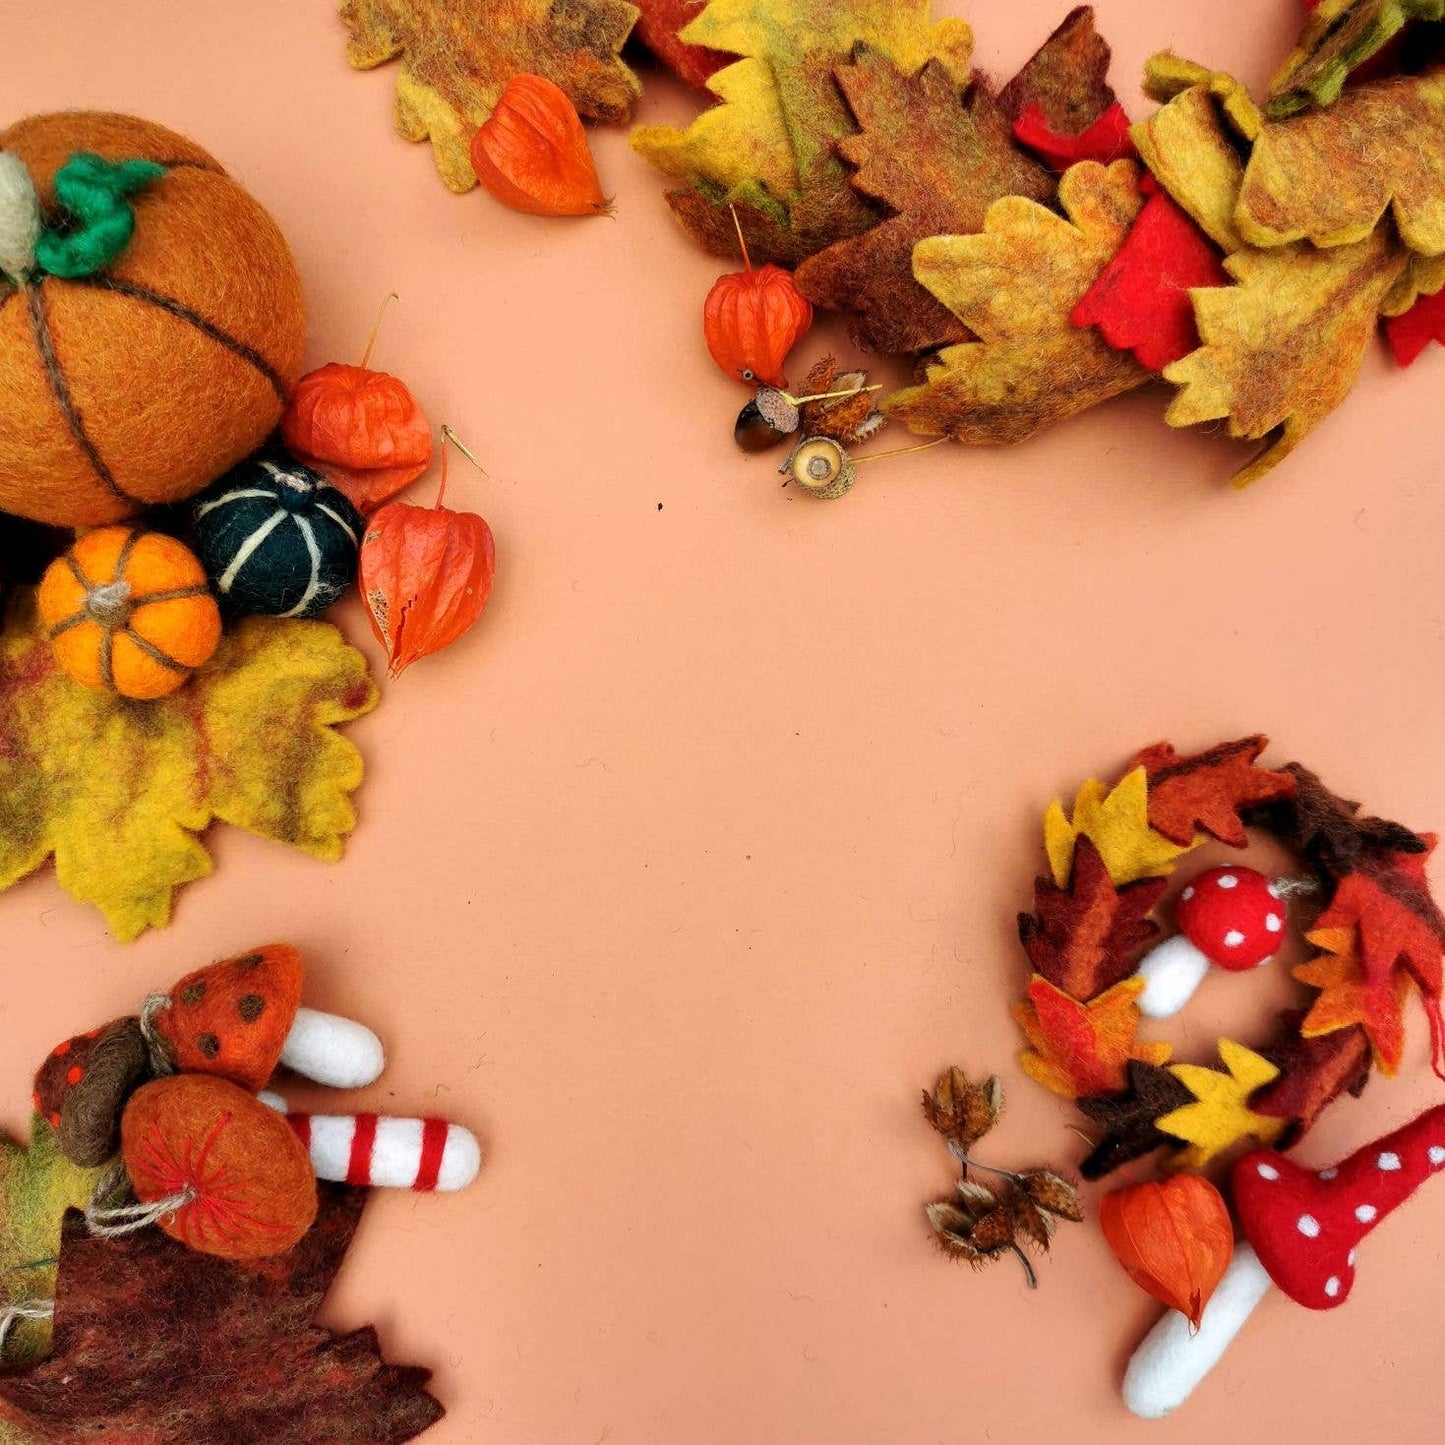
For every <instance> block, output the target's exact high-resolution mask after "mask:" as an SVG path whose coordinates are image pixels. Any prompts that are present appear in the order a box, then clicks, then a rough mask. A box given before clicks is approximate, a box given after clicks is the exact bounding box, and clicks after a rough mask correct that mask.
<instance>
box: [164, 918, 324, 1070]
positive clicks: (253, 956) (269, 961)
mask: <svg viewBox="0 0 1445 1445" xmlns="http://www.w3.org/2000/svg"><path fill="white" fill-rule="evenodd" d="M303 971H304V966H303V964H302V962H301V955H300V954H299V953H297V952H296V950H295V949H294V948H292V947H291V945H290V944H289V943H271V944H268V945H267V946H266V947H265V948H257V949H253V950H252V951H251V952H250V953H243V954H240V955H239V956H238V957H236V958H227V959H222V960H221V961H220V962H219V963H212V964H209V965H207V966H206V967H205V968H198V969H196V970H195V971H194V972H193V973H188V974H187V975H186V976H185V977H184V978H183V979H181V980H180V981H179V982H178V983H176V984H175V985H174V986H173V987H172V988H170V989H169V990H168V991H167V995H166V996H167V997H168V998H169V999H170V1002H169V1003H168V1004H166V1005H165V1006H164V1007H162V1008H159V1009H157V1010H156V1011H155V1013H154V1014H152V1015H151V1020H150V1023H151V1027H152V1028H153V1029H154V1030H155V1032H156V1034H158V1035H159V1036H160V1038H161V1039H162V1040H163V1041H164V1042H165V1045H166V1047H167V1049H169V1050H170V1055H171V1062H172V1064H173V1065H174V1066H175V1068H176V1070H177V1071H178V1072H180V1073H183V1074H189V1073H194V1074H219V1075H220V1076H221V1077H222V1078H226V1079H230V1080H231V1081H232V1082H233V1083H236V1084H240V1085H241V1086H242V1087H243V1088H245V1089H249V1090H250V1091H251V1092H252V1093H255V1092H256V1090H257V1089H260V1088H263V1087H264V1086H265V1083H266V1080H267V1079H269V1078H270V1077H271V1075H272V1074H273V1073H275V1071H276V1065H277V1062H278V1061H279V1060H280V1058H281V1048H282V1045H283V1044H285V1042H286V1035H287V1034H288V1033H289V1032H290V1031H291V1025H292V1024H293V1023H294V1022H295V1020H296V1010H297V1009H298V1008H299V1007H300V1005H301V976H302V973H303Z"/></svg>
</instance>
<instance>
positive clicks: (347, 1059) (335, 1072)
mask: <svg viewBox="0 0 1445 1445" xmlns="http://www.w3.org/2000/svg"><path fill="white" fill-rule="evenodd" d="M281 1062H282V1063H283V1064H284V1065H285V1066H286V1067H287V1068H288V1069H291V1070H293V1071H294V1072H295V1073H298V1074H304V1075H305V1076H306V1077H307V1078H308V1079H315V1080H316V1082H317V1083H318V1084H326V1085H329V1086H330V1087H331V1088H333V1089H361V1088H365V1087H366V1085H367V1084H371V1083H375V1082H376V1080H377V1079H378V1078H379V1077H380V1075H381V1071H382V1069H383V1068H385V1067H386V1053H385V1051H384V1050H383V1049H382V1047H381V1040H380V1039H379V1038H377V1036H376V1035H375V1034H374V1033H372V1031H371V1030H370V1029H369V1028H367V1027H366V1025H365V1024H359V1023H357V1022H356V1021H355V1020H354V1019H347V1018H342V1017H341V1015H340V1014H327V1013H322V1012H320V1010H318V1009H314V1008H299V1009H297V1010H296V1021H295V1023H293V1024H292V1025H291V1032H290V1033H289V1034H287V1035H286V1042H285V1043H284V1044H283V1045H282V1046H281Z"/></svg>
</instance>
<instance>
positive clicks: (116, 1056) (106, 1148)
mask: <svg viewBox="0 0 1445 1445" xmlns="http://www.w3.org/2000/svg"><path fill="white" fill-rule="evenodd" d="M149 1077H150V1052H149V1050H148V1049H147V1048H146V1041H145V1035H144V1034H142V1033H141V1027H140V1020H139V1019H137V1018H123V1019H116V1020H115V1022H114V1023H111V1024H107V1025H106V1026H105V1028H103V1029H102V1030H101V1031H100V1033H99V1034H98V1035H97V1037H96V1038H95V1041H94V1044H93V1045H92V1047H91V1048H90V1051H89V1057H88V1058H87V1059H86V1061H85V1064H84V1067H83V1068H82V1069H81V1072H80V1077H79V1078H75V1079H74V1080H73V1083H72V1087H71V1089H70V1091H69V1092H68V1093H67V1094H66V1095H65V1098H64V1100H63V1102H62V1103H61V1106H60V1127H59V1128H58V1129H57V1130H56V1131H55V1138H56V1143H57V1144H58V1145H59V1146H60V1152H61V1153H62V1154H64V1155H65V1157H66V1158H67V1159H69V1160H70V1162H71V1163H72V1164H77V1165H79V1166H80V1167H81V1168H82V1169H94V1168H97V1167H99V1166H100V1165H102V1164H104V1163H105V1162H106V1161H107V1160H109V1159H110V1158H112V1157H113V1156H114V1155H115V1153H116V1151H117V1150H118V1149H119V1148H120V1116H121V1111H122V1110H123V1109H124V1108H125V1103H126V1100H127V1099H129V1098H130V1096H131V1094H132V1093H134V1092H135V1090H136V1089H137V1088H139V1087H140V1085H141V1084H143V1083H144V1082H145V1081H146V1080H147V1079H148V1078H149Z"/></svg>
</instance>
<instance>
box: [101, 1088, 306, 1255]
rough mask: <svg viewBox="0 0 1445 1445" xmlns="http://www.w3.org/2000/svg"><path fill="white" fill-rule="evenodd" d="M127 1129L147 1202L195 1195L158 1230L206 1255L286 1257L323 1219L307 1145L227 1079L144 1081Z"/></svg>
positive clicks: (137, 1185)
mask: <svg viewBox="0 0 1445 1445" xmlns="http://www.w3.org/2000/svg"><path fill="white" fill-rule="evenodd" d="M120 1132H121V1157H122V1158H123V1159H124V1161H125V1167H126V1172H127V1173H128V1174H129V1175H130V1182H131V1187H132V1188H133V1189H134V1190H135V1194H136V1198H137V1199H139V1200H141V1202H142V1203H146V1204H149V1203H153V1202H154V1201H156V1200H159V1199H168V1198H171V1197H172V1196H175V1195H177V1194H179V1193H181V1192H182V1191H183V1190H185V1189H186V1188H191V1189H193V1190H195V1192H196V1195H197V1197H196V1198H195V1200H193V1201H192V1202H191V1203H189V1204H185V1205H182V1206H181V1207H179V1208H177V1209H176V1210H174V1211H173V1212H171V1213H168V1214H166V1215H164V1216H163V1217H162V1218H161V1220H160V1222H159V1225H158V1227H159V1228H160V1229H162V1230H164V1231H165V1233H167V1234H169V1235H170V1236H171V1237H172V1238H173V1239H178V1240H180V1241H181V1243H182V1244H185V1245H188V1246H189V1247H190V1248H192V1249H195V1250H199V1251H200V1252H201V1253H203V1254H215V1255H219V1256H221V1257H222V1258H223V1259H261V1258H264V1257H266V1256H268V1255H273V1254H282V1253H284V1252H285V1251H286V1250H288V1249H290V1248H291V1247H292V1245H294V1244H295V1243H296V1241H297V1240H299V1239H300V1238H301V1236H302V1235H303V1234H305V1233H306V1231H307V1230H308V1229H309V1228H310V1227H311V1223H312V1221H313V1220H314V1219H315V1218H316V1204H317V1198H316V1175H315V1173H314V1172H313V1171H312V1168H311V1161H310V1160H309V1159H308V1158H307V1157H306V1150H305V1149H304V1148H303V1147H302V1145H301V1141H300V1140H299V1139H297V1137H296V1135H295V1134H294V1133H292V1131H291V1129H290V1127H289V1126H288V1124H287V1123H286V1120H285V1119H283V1118H282V1117H281V1116H280V1115H279V1114H277V1113H276V1112H275V1110H274V1109H268V1108H267V1107H266V1106H265V1105H264V1104H263V1103H261V1102H260V1101H259V1100H257V1099H256V1098H255V1097H253V1096H252V1095H251V1094H248V1093H247V1092H246V1091H245V1090H244V1089H241V1088H239V1087H237V1086H236V1085H235V1084H233V1083H231V1082H230V1081H229V1080H227V1079H218V1078H213V1077H210V1076H208V1075H205V1074H176V1075H173V1076H172V1077H170V1078H167V1079H157V1080H155V1082H153V1083H150V1084H146V1085H145V1086H144V1087H143V1088H141V1089H139V1090H137V1092H136V1093H135V1094H134V1095H132V1096H131V1100H130V1103H129V1104H127V1105H126V1109H125V1113H124V1115H123V1116H122V1118H121V1130H120Z"/></svg>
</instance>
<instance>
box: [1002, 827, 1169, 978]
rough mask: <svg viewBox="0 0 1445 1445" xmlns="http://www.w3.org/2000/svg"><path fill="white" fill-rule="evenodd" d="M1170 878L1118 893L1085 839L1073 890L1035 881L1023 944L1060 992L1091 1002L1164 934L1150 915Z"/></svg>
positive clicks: (1023, 917)
mask: <svg viewBox="0 0 1445 1445" xmlns="http://www.w3.org/2000/svg"><path fill="white" fill-rule="evenodd" d="M1167 886H1168V880H1167V879H1164V878H1141V879H1139V880H1138V882H1135V883H1128V884H1126V885H1125V886H1124V887H1123V888H1116V887H1115V886H1114V884H1113V882H1112V880H1111V879H1110V877H1109V870H1108V869H1107V868H1106V867H1105V866H1104V860H1103V858H1102V856H1101V855H1100V853H1099V850H1098V848H1097V847H1096V846H1095V845H1094V843H1093V841H1092V840H1091V839H1090V838H1088V837H1087V836H1085V835H1084V834H1082V833H1081V834H1079V837H1078V839H1077V841H1076V842H1075V844H1074V863H1073V871H1072V874H1071V876H1070V879H1069V886H1068V887H1067V888H1059V887H1057V886H1056V885H1055V884H1054V881H1053V879H1052V878H1046V877H1045V878H1038V879H1036V880H1035V882H1034V911H1033V912H1032V913H1021V914H1019V920H1018V922H1019V939H1020V940H1021V942H1022V943H1023V946H1024V950H1025V952H1026V953H1027V954H1028V956H1029V962H1030V963H1032V964H1033V966H1034V971H1035V972H1036V973H1040V974H1042V975H1043V976H1044V977H1045V978H1046V979H1048V981H1049V982H1050V983H1051V984H1053V985H1054V987H1055V988H1059V989H1062V990H1063V991H1064V992H1065V993H1066V994H1069V995H1071V996H1072V997H1073V998H1076V999H1078V1000H1079V1001H1080V1002H1081V1003H1087V1002H1088V1001H1089V1000H1090V999H1092V998H1095V997H1097V996H1098V995H1099V994H1101V993H1103V992H1104V991H1105V989H1109V988H1112V987H1113V986H1114V985H1115V984H1116V983H1120V982H1121V981H1122V980H1124V979H1126V978H1128V977H1129V975H1130V974H1131V973H1133V972H1134V962H1135V955H1136V954H1137V953H1138V951H1139V949H1141V948H1142V947H1143V946H1144V945H1145V944H1146V943H1148V942H1149V940H1150V939H1151V938H1153V937H1154V935H1155V934H1156V933H1158V932H1159V927H1158V925H1157V924H1156V923H1155V922H1154V921H1153V919H1151V918H1150V917H1149V915H1150V913H1151V912H1153V910H1154V907H1155V905H1156V904H1157V903H1158V902H1159V900H1160V898H1162V897H1163V896H1164V890H1165V888H1166V887H1167Z"/></svg>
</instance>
